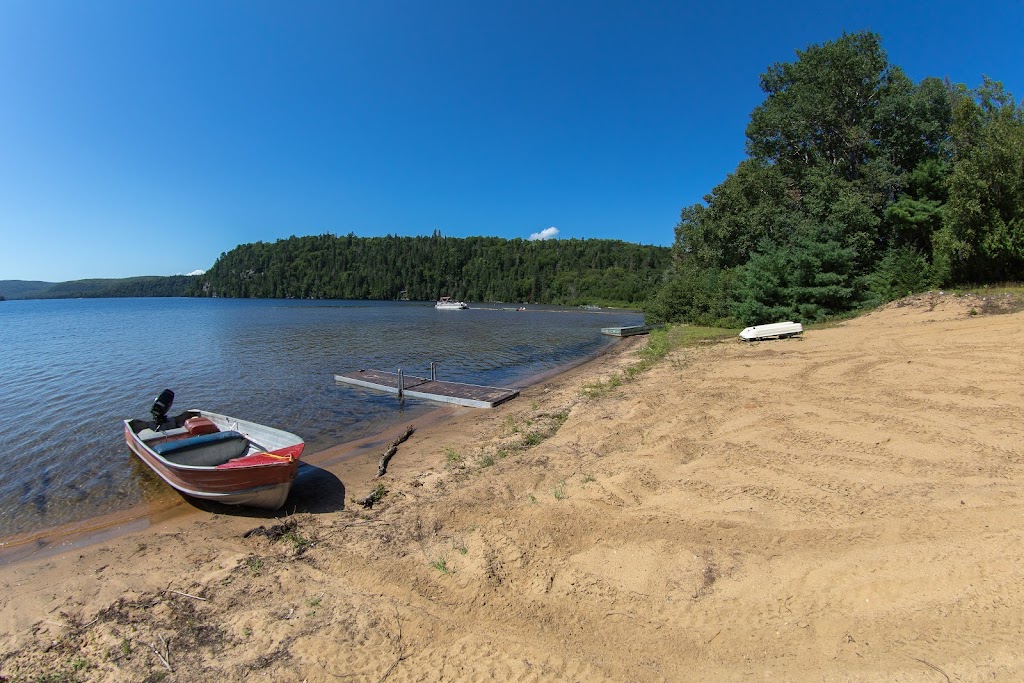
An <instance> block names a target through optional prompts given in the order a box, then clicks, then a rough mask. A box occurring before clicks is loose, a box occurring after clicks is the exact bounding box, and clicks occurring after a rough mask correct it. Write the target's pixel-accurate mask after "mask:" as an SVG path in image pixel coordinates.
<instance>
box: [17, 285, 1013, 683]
mask: <svg viewBox="0 0 1024 683" xmlns="http://www.w3.org/2000/svg"><path fill="white" fill-rule="evenodd" d="M972 306H974V302H968V301H965V300H961V299H955V298H952V297H941V296H938V295H934V296H922V297H918V298H917V299H914V300H912V301H907V302H902V303H901V304H899V305H892V306H890V307H889V308H887V309H885V310H881V311H878V312H875V313H872V314H871V315H868V316H865V317H862V318H859V319H857V320H853V321H851V322H848V323H845V324H843V325H840V326H838V327H836V328H832V329H825V330H817V331H811V332H808V333H807V334H806V335H805V337H804V339H802V340H787V341H776V342H765V343H759V344H743V343H740V342H738V341H728V342H724V343H721V344H714V345H705V346H702V347H700V348H697V349H686V350H682V351H679V352H677V353H676V354H674V355H672V356H670V357H669V358H668V359H666V360H665V361H663V362H662V363H661V364H659V365H658V366H656V367H655V368H654V369H653V370H651V371H649V372H647V373H645V374H643V375H641V376H640V378H639V379H637V380H635V381H632V382H628V383H626V384H624V385H623V386H621V387H619V388H617V389H615V390H613V391H611V392H609V393H607V394H605V395H603V396H601V397H599V398H583V397H581V390H582V389H583V387H584V386H586V385H589V384H592V383H593V382H595V381H596V380H597V379H598V378H602V377H603V378H607V377H608V376H610V374H611V373H613V372H615V371H616V370H617V369H621V368H622V367H624V366H625V365H626V364H629V363H631V362H633V361H634V358H635V356H634V354H635V348H636V345H637V342H634V343H633V344H632V345H630V344H626V345H624V346H621V347H620V348H619V350H618V351H617V352H616V353H613V354H611V355H609V356H607V357H604V358H602V359H599V360H598V361H596V362H595V363H591V364H589V365H587V366H584V367H582V368H579V369H577V370H575V371H573V372H571V373H568V374H567V375H564V376H561V377H558V378H555V379H554V380H551V381H549V382H548V383H546V384H542V385H538V386H535V387H533V388H531V389H530V390H528V391H526V392H524V394H523V396H522V397H521V398H520V399H517V400H516V401H513V402H512V403H510V404H508V405H506V406H503V407H501V408H499V409H496V410H494V411H488V412H478V411H469V410H461V411H450V412H449V413H448V414H446V417H445V418H444V419H443V420H441V421H440V422H438V423H435V424H432V425H427V426H423V427H422V428H420V429H419V430H418V431H417V432H416V434H415V435H414V436H413V437H412V439H410V440H409V441H408V442H407V443H406V444H404V445H403V446H402V447H401V448H400V450H399V452H398V455H397V456H396V457H395V459H394V460H393V461H392V464H391V468H390V471H389V473H388V474H387V475H386V476H385V477H384V478H383V479H382V480H380V481H382V482H383V483H384V484H385V486H386V487H387V489H388V494H387V495H386V496H385V498H384V499H383V501H382V502H381V503H379V504H378V505H377V506H375V507H374V508H373V509H372V510H363V509H362V508H360V507H359V506H358V505H355V504H353V503H352V502H351V499H352V498H353V497H361V496H363V495H365V494H367V493H369V492H370V490H371V489H372V488H373V486H375V485H376V483H377V480H375V479H374V477H373V475H374V474H375V471H376V460H377V456H378V455H379V453H380V452H381V451H382V450H383V446H382V445H381V443H380V442H378V443H371V444H363V446H364V448H363V449H362V451H363V453H364V454H363V455H357V457H355V458H351V459H347V460H346V459H341V457H340V456H341V455H342V451H340V450H339V451H336V452H333V453H332V452H328V453H325V454H320V455H319V456H316V457H314V458H313V461H314V463H316V464H319V466H320V467H321V468H323V469H321V470H318V471H315V472H314V476H308V477H307V478H306V479H305V481H301V482H300V484H302V487H297V491H298V489H299V488H304V489H305V498H302V497H301V496H300V500H299V506H300V509H304V510H307V511H306V512H300V513H298V514H295V515H293V516H292V517H290V518H288V519H285V518H283V517H282V518H280V519H254V518H252V517H246V516H240V515H237V514H210V513H208V512H202V511H198V512H197V511H194V510H191V509H189V510H188V512H187V514H183V515H179V516H177V517H174V518H172V519H170V520H166V521H164V522H161V523H159V524H154V526H153V527H151V528H150V529H147V530H145V531H143V532H138V533H133V534H129V535H124V536H120V537H118V538H115V539H113V540H108V541H105V542H102V543H99V544H95V545H91V546H87V547H84V548H81V549H78V550H75V551H71V552H65V553H64V554H61V555H55V556H50V557H43V558H35V559H29V560H27V561H24V562H21V563H19V564H15V565H8V566H4V567H0V576H2V578H0V587H2V589H3V590H2V591H0V633H3V634H4V635H3V636H0V680H2V679H3V678H6V679H7V680H22V679H24V680H35V679H34V677H35V676H38V675H39V674H41V673H46V672H51V673H52V672H69V674H70V675H71V676H72V677H71V678H68V679H67V680H76V679H77V680H125V681H142V680H159V679H161V677H164V676H165V677H164V678H163V680H178V681H193V680H225V681H235V680H239V681H240V680H273V681H336V680H343V681H381V680H387V681H394V682H399V681H549V680H576V681H601V680H612V681H626V680H631V681H632V680H639V681H661V680H664V681H679V680H715V681H717V680H735V679H765V680H903V681H917V680H920V681H943V680H951V681H952V680H963V681H970V680H991V679H996V680H1020V679H1024V655H1022V654H1021V653H1022V652H1024V649H1022V646H1021V643H1024V561H1022V560H1024V543H1022V540H1024V539H1022V536H1024V524H1022V522H1021V520H1022V519H1024V516H1022V513H1024V499H1022V491H1024V488H1022V487H1024V313H1014V314H1008V315H977V316H976V315H970V314H969V313H970V309H971V308H972ZM563 419H564V424H562V425H561V428H560V429H557V431H556V429H555V428H556V427H557V426H558V424H559V423H561V422H562V420H563ZM399 431H401V430H399ZM552 432H554V433H553V435H551V436H548V435H549V434H551V433H552ZM531 435H532V436H531ZM394 436H395V434H388V435H384V436H383V437H382V439H381V442H384V443H386V442H387V441H388V440H390V439H391V438H393V437H394ZM545 437H547V438H545ZM536 442H539V443H536ZM531 443H536V445H532V446H531V445H529V444H531ZM492 462H493V464H492ZM342 487H344V488H342ZM342 500H344V501H345V509H343V510H339V509H336V508H337V507H338V506H339V505H340V502H341V501H342ZM281 523H285V524H287V525H288V526H287V528H279V529H278V531H279V532H284V536H282V537H281V538H280V539H278V540H272V538H268V537H267V536H264V535H260V534H256V535H252V536H249V537H247V538H246V537H243V533H244V532H246V531H248V530H250V529H252V528H254V527H256V526H259V525H261V524H262V525H263V526H265V527H267V528H268V529H270V530H271V532H272V533H271V536H273V535H274V534H273V531H274V529H273V525H274V524H281ZM307 542H308V543H307ZM169 590H170V591H179V592H180V593H186V594H188V595H181V594H179V593H174V592H168V591H169ZM198 598H203V599H202V600H200V599H198ZM157 653H159V656H158V654H157ZM161 657H163V659H165V660H167V663H166V664H164V663H163V662H162V661H161V659H160V658H161ZM168 669H173V673H171V672H170V671H169V670H168Z"/></svg>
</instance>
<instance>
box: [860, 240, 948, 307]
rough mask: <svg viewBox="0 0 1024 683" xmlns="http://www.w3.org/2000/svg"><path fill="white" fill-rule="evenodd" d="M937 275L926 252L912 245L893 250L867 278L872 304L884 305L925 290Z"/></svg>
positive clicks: (869, 301)
mask: <svg viewBox="0 0 1024 683" xmlns="http://www.w3.org/2000/svg"><path fill="white" fill-rule="evenodd" d="M933 278H934V274H933V270H932V267H931V265H930V264H929V263H928V259H927V258H925V256H924V254H922V253H921V252H919V251H917V249H915V248H914V247H911V246H902V247H896V248H894V249H891V250H890V251H889V252H888V253H886V255H885V256H884V257H882V260H881V261H880V262H879V263H878V267H877V268H876V269H875V271H874V272H873V273H871V274H870V275H869V276H868V277H867V278H866V283H867V286H868V291H869V292H870V295H869V300H868V303H871V304H881V303H884V302H886V301H892V300H893V299H899V298H900V297H904V296H908V295H910V294H913V293H915V292H923V291H924V290H926V289H928V288H929V287H931V286H932V285H933V284H934V279H933Z"/></svg>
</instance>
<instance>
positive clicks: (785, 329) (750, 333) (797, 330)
mask: <svg viewBox="0 0 1024 683" xmlns="http://www.w3.org/2000/svg"><path fill="white" fill-rule="evenodd" d="M803 332H804V326H803V325H801V324H800V323H794V322H791V321H789V320H787V321H786V322H781V323H771V324H769V325H754V326H753V327H748V328H746V329H745V330H743V331H742V332H740V339H742V340H743V341H757V340H758V339H785V338H786V337H795V336H796V335H798V334H803Z"/></svg>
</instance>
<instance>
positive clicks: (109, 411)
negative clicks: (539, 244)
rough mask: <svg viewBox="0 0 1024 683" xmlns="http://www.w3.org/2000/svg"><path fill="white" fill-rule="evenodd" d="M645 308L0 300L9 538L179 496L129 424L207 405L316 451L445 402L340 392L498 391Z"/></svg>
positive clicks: (0, 527) (2, 469) (0, 397)
mask: <svg viewBox="0 0 1024 683" xmlns="http://www.w3.org/2000/svg"><path fill="white" fill-rule="evenodd" d="M641 322H642V316H641V315H640V314H638V313H636V312H632V311H614V312H609V311H600V312H591V311H583V310H580V309H555V308H544V307H530V310H529V311H527V312H519V313H517V312H515V311H511V310H503V309H502V308H500V307H498V306H488V305H483V304H482V305H480V307H479V308H471V309H469V310H464V311H436V310H434V308H433V306H431V305H430V304H424V303H410V302H363V301H288V300H265V299H260V300H249V299H242V300H240V299H76V300H49V301H6V302H3V303H0V455H2V458H3V460H2V463H0V538H2V537H4V536H8V535H11V534H15V533H22V532H29V531H35V530H40V529H44V528H47V527H51V526H55V525H58V524H63V523H66V522H76V521H80V520H84V519H87V518H90V517H94V516H96V515H99V514H104V513H108V512H114V511H117V510H120V509H125V508H127V507H131V506H133V505H136V504H138V503H139V502H142V501H143V500H146V499H147V498H148V497H150V496H154V495H165V494H166V492H167V491H169V490H170V489H169V487H167V486H166V485H165V484H163V482H162V481H161V480H160V479H158V478H157V477H156V475H154V474H153V473H152V472H150V471H149V470H148V469H147V468H146V467H145V466H143V465H141V464H140V463H139V462H138V461H137V458H136V457H135V456H134V455H132V454H131V452H130V451H129V450H128V448H127V446H126V445H125V443H124V437H123V425H122V423H121V420H123V419H125V418H130V417H140V418H147V419H148V417H149V408H150V406H151V405H152V403H153V399H154V398H155V397H156V395H157V394H159V393H160V391H161V390H163V389H165V388H170V389H172V390H174V392H175V394H176V397H175V403H174V408H173V409H172V412H178V411H180V410H185V409H188V408H203V409H205V410H210V411H212V412H217V413H224V414H227V415H235V416H238V417H244V418H246V419H250V420H253V421H255V422H260V423H264V424H268V425H271V426H275V427H280V428H282V429H286V430H288V431H291V432H294V433H296V434H298V435H299V436H301V437H302V438H304V439H305V440H306V443H307V444H308V445H307V447H306V448H307V453H312V452H316V451H318V450H322V449H323V448H326V447H328V446H332V445H335V444H338V443H342V442H345V441H351V440H354V439H358V438H362V437H365V436H370V435H372V434H374V433H376V432H379V431H381V430H382V429H383V428H385V427H387V426H389V425H391V424H394V423H395V422H398V421H402V420H408V419H409V418H410V417H412V416H415V415H416V414H420V413H423V412H426V411H427V410H429V409H430V408H432V407H433V406H434V404H429V403H426V402H422V401H416V400H415V399H406V400H405V402H404V403H403V404H401V405H400V404H399V402H398V400H397V398H396V397H394V396H392V395H387V394H377V393H373V392H368V391H365V390H359V389H355V388H352V387H347V386H343V385H336V384H335V383H334V374H335V373H341V372H348V371H352V370H359V369H364V368H375V369H381V370H392V371H394V370H397V369H398V368H402V369H404V370H405V371H406V372H407V373H410V374H418V375H421V376H423V375H425V374H427V373H428V372H429V370H428V367H429V364H430V362H431V361H437V362H438V368H437V373H438V378H439V379H445V380H451V381H463V382H469V383H473V384H485V385H494V386H521V385H523V384H524V383H525V382H526V381H528V380H529V378H531V377H533V376H535V375H537V374H538V373H541V372H544V371H547V370H551V369H554V368H557V367H560V366H563V365H566V364H568V363H571V362H572V361H574V360H578V359H581V358H583V357H585V356H588V355H591V354H594V353H596V352H597V351H599V350H600V349H601V348H602V347H603V346H605V345H607V344H609V343H611V339H610V338H608V337H603V336H602V335H601V334H600V328H601V327H610V326H617V325H636V324H640V323H641Z"/></svg>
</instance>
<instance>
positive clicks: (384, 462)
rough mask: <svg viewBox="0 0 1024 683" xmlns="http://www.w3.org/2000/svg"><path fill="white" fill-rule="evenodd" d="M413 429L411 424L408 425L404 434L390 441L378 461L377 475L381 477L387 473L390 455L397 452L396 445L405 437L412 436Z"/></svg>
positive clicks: (403, 440) (402, 441) (404, 439)
mask: <svg viewBox="0 0 1024 683" xmlns="http://www.w3.org/2000/svg"><path fill="white" fill-rule="evenodd" d="M414 431H416V430H415V429H414V428H413V427H412V426H410V427H409V428H408V429H406V430H405V434H402V436H400V437H398V438H397V439H395V440H394V441H392V442H391V445H390V446H388V449H387V450H386V451H384V455H382V456H380V463H378V465H377V476H378V477H383V476H384V475H385V474H386V473H387V471H388V462H389V461H390V460H391V458H392V456H394V454H395V453H397V452H398V446H399V445H400V444H402V443H404V442H405V441H406V439H408V438H409V437H410V436H412V433H413V432H414Z"/></svg>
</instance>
